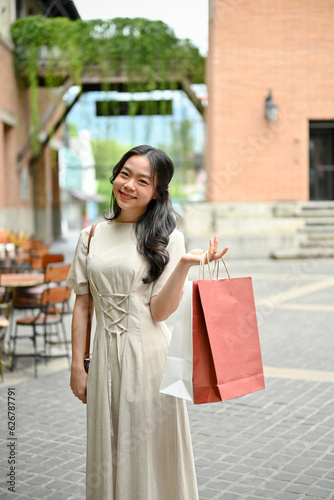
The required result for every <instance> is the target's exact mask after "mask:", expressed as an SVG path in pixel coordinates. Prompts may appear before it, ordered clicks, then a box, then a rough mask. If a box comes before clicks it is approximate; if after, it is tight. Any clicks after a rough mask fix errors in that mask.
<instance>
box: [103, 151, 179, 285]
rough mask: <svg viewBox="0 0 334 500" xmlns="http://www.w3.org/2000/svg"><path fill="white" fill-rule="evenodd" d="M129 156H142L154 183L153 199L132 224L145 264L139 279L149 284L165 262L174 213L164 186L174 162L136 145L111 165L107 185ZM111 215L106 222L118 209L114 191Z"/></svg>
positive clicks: (175, 217) (116, 213) (166, 260)
mask: <svg viewBox="0 0 334 500" xmlns="http://www.w3.org/2000/svg"><path fill="white" fill-rule="evenodd" d="M133 155H140V156H146V157H147V158H148V159H149V161H150V164H151V168H152V181H153V182H156V188H155V190H156V192H155V195H156V197H157V198H156V199H152V200H151V201H150V203H149V204H148V206H147V210H146V212H145V213H144V214H143V215H142V216H141V217H140V218H139V219H138V221H137V223H136V235H137V249H138V252H139V253H140V254H141V255H143V257H145V259H146V260H147V261H148V263H149V266H150V267H149V271H148V273H147V276H145V277H144V278H143V282H144V283H152V282H153V281H155V280H156V279H158V278H159V276H160V275H161V273H162V271H163V270H164V268H165V266H166V264H167V263H168V261H169V254H168V251H167V249H166V247H167V245H168V242H169V236H170V234H171V233H172V232H173V231H174V229H175V228H176V224H177V220H178V214H177V213H176V212H175V210H174V209H173V207H172V204H171V202H170V199H169V192H168V185H169V183H170V181H171V179H172V177H173V174H174V165H173V162H172V160H171V159H170V158H169V156H168V155H167V154H166V153H165V152H164V151H162V150H161V149H158V148H154V147H152V146H146V145H143V146H136V147H134V148H132V149H130V151H128V152H127V153H125V154H124V155H123V156H122V158H121V160H120V161H119V162H118V163H117V165H115V167H114V169H113V174H112V176H111V177H110V182H111V184H113V183H114V180H115V179H116V177H117V175H118V174H119V173H120V171H121V170H122V168H123V166H124V164H125V162H126V161H127V160H128V159H129V158H130V157H131V156H133ZM110 212H111V215H109V216H107V217H106V219H107V220H109V221H112V220H115V219H117V217H118V216H119V215H120V213H121V208H120V207H119V206H118V204H117V202H116V198H115V195H114V193H113V192H112V194H111V202H110Z"/></svg>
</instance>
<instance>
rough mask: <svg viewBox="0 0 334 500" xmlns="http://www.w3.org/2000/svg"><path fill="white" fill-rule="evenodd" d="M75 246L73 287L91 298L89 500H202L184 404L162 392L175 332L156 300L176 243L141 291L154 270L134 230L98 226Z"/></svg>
mask: <svg viewBox="0 0 334 500" xmlns="http://www.w3.org/2000/svg"><path fill="white" fill-rule="evenodd" d="M88 235H89V228H86V229H84V230H83V231H82V232H81V234H80V238H79V242H78V245H77V248H76V252H75V255H74V259H73V262H72V266H71V270H70V273H69V277H68V280H67V284H68V286H70V287H71V288H73V289H74V292H75V293H77V294H85V293H88V287H87V276H88V279H89V283H90V289H91V293H92V296H93V299H94V306H95V314H96V332H95V338H94V345H93V359H92V361H91V365H90V369H89V376H88V386H87V471H86V474H87V480H86V498H87V499H89V500H197V499H198V493H197V486H196V476H195V468H194V461H193V454H192V445H191V436H190V430H189V422H188V416H187V410H186V406H185V402H184V401H183V400H181V399H178V398H173V397H171V396H166V395H163V394H160V393H159V386H160V382H161V377H162V371H163V368H164V363H165V358H166V354H167V348H168V344H169V341H170V336H171V334H170V331H169V329H168V328H167V326H166V325H165V324H164V323H163V322H162V323H156V322H155V321H153V319H152V316H151V313H150V298H151V297H152V295H156V294H157V293H158V292H159V290H161V288H162V286H163V285H164V283H165V282H166V280H167V278H168V276H169V275H170V273H171V272H172V271H173V269H174V268H175V266H176V264H177V262H178V260H179V258H180V256H181V255H183V254H184V252H185V249H184V238H183V235H182V233H181V232H180V231H178V230H174V232H173V233H172V234H171V235H170V238H169V244H168V247H167V249H168V252H169V255H170V262H169V264H168V265H167V266H166V268H165V269H164V271H163V274H162V275H161V276H160V278H159V279H158V280H157V281H155V282H154V283H150V284H144V283H143V282H142V278H143V277H144V276H145V275H146V273H147V269H148V264H147V262H146V260H145V259H144V258H143V257H142V256H141V255H140V254H139V253H138V251H137V248H136V236H135V224H132V223H119V222H111V223H109V222H102V223H100V224H98V225H97V226H96V229H95V234H94V237H93V238H92V240H91V243H90V251H89V256H88V258H87V242H88Z"/></svg>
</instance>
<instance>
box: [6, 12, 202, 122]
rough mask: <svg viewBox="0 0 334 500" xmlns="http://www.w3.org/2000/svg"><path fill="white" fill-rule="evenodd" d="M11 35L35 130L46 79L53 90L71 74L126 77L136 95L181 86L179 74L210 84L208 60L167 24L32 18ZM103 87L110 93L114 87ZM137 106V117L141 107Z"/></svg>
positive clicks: (77, 77)
mask: <svg viewBox="0 0 334 500" xmlns="http://www.w3.org/2000/svg"><path fill="white" fill-rule="evenodd" d="M11 35H12V40H13V43H14V61H15V66H16V70H17V72H18V74H19V75H20V76H21V77H23V79H24V80H25V82H26V84H27V85H28V86H29V87H30V97H31V113H32V120H31V121H32V124H33V126H34V129H35V130H36V127H37V122H38V117H39V105H38V92H37V88H38V84H39V78H40V77H43V78H44V81H45V84H46V85H47V86H48V87H57V86H59V85H61V84H62V83H63V82H64V78H65V77H66V76H67V75H70V76H71V77H72V79H73V83H77V84H80V81H81V78H82V75H83V72H84V71H85V73H87V72H92V73H94V74H95V73H96V72H97V71H98V72H99V73H100V74H101V75H102V76H110V75H111V74H113V75H117V74H118V75H120V74H125V75H127V77H128V79H129V83H128V89H129V91H130V92H134V91H137V90H145V91H150V90H155V89H157V88H159V89H165V88H175V81H176V80H175V77H176V76H178V77H186V78H188V79H189V80H190V81H191V82H196V83H201V82H203V81H204V58H203V57H202V56H201V55H200V53H199V50H198V48H197V47H195V46H194V45H193V44H192V43H191V42H190V40H188V39H185V40H181V39H179V38H177V37H176V36H175V34H174V31H173V30H172V29H171V28H170V27H169V26H168V25H166V24H165V23H163V22H162V21H151V20H148V19H144V18H134V19H130V18H115V19H110V20H102V19H95V20H90V21H83V20H81V19H78V20H75V21H71V20H69V19H68V18H65V17H57V18H46V17H43V16H28V17H24V18H20V19H18V20H16V21H15V22H14V23H13V24H12V26H11ZM138 80H139V81H138ZM103 89H104V90H108V84H104V87H103ZM153 105H154V103H153ZM161 106H162V108H163V106H164V104H163V103H162V105H161ZM131 108H132V113H133V114H135V112H136V105H135V103H134V105H133V106H132V107H131ZM160 112H162V113H163V109H161V110H160Z"/></svg>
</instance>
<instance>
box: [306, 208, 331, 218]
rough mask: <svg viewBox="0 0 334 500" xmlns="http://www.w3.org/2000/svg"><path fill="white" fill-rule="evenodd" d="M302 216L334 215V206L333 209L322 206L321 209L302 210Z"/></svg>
mask: <svg viewBox="0 0 334 500" xmlns="http://www.w3.org/2000/svg"><path fill="white" fill-rule="evenodd" d="M301 215H302V217H306V218H308V217H324V218H327V217H334V208H333V209H332V210H329V209H325V208H320V209H319V210H314V209H310V210H302V212H301Z"/></svg>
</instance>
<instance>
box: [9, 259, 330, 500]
mask: <svg viewBox="0 0 334 500" xmlns="http://www.w3.org/2000/svg"><path fill="white" fill-rule="evenodd" d="M228 265H229V269H230V274H231V276H232V277H237V276H252V277H253V284H254V291H255V297H256V303H257V313H258V322H259V330H260V339H261V346H262V354H263V362H264V365H265V374H266V389H265V390H264V391H260V392H257V393H254V394H250V395H248V396H244V397H242V398H239V399H235V400H232V401H228V402H225V403H214V404H208V405H198V406H194V405H189V417H190V422H191V430H192V437H193V444H194V454H195V460H196V470H197V480H198V486H199V492H200V500H205V499H221V500H261V499H264V498H267V499H281V500H296V499H298V500H299V499H305V500H314V499H334V367H333V365H334V356H333V352H334V349H333V347H334V340H333V334H334V260H316V259H308V260H304V261H302V260H300V261H270V260H259V261H257V260H256V261H233V260H231V261H230V262H229V261H228ZM193 277H194V278H196V276H193ZM66 363H67V361H66V360H58V361H52V362H50V363H49V364H48V365H47V366H42V365H41V366H40V368H39V378H38V379H34V378H33V371H32V366H31V364H32V363H31V360H29V359H24V360H21V361H19V364H18V368H17V370H16V371H15V372H13V373H9V372H8V371H6V372H5V383H4V384H1V385H0V397H1V412H0V426H1V427H0V430H1V438H2V440H1V442H0V446H1V451H0V453H1V469H0V475H1V477H0V480H1V487H2V493H1V498H2V499H20V500H23V499H28V498H34V499H37V498H47V499H50V500H57V499H59V500H67V499H68V500H70V499H73V500H81V499H84V495H85V493H84V490H85V488H84V472H85V407H84V406H83V405H82V404H81V403H80V402H79V401H78V400H76V399H75V398H74V397H73V395H72V393H71V391H70V389H69V370H68V367H67V365H66ZM8 387H13V388H15V398H16V437H17V440H16V441H15V453H16V460H17V461H16V470H15V493H13V492H10V491H8V489H7V487H8V485H6V480H7V476H6V474H7V473H8V472H9V467H10V466H9V464H8V457H9V456H10V451H11V450H10V447H8V443H9V444H10V443H11V442H12V443H13V442H14V441H13V440H11V439H8V438H9V437H10V436H9V430H8V427H7V424H8V417H7V413H6V411H7V395H8ZM156 500H159V499H156ZM171 500H173V499H171ZM184 500H187V499H184Z"/></svg>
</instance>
